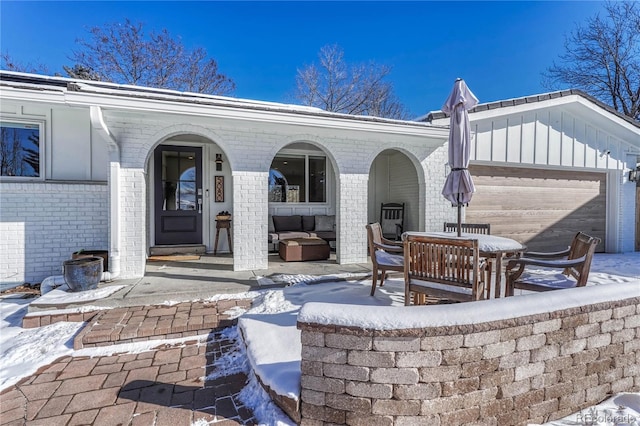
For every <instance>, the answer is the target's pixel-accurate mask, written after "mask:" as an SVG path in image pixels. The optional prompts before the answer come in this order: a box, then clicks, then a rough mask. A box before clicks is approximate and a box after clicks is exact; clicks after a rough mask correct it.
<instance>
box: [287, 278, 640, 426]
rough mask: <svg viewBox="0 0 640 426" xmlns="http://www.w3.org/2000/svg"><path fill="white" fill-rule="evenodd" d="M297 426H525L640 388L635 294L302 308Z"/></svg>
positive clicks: (604, 290) (591, 291)
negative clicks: (392, 305)
mask: <svg viewBox="0 0 640 426" xmlns="http://www.w3.org/2000/svg"><path fill="white" fill-rule="evenodd" d="M298 328H299V329H300V330H301V332H302V335H301V339H302V366H301V369H302V377H301V394H300V400H301V407H300V409H301V424H302V425H321V424H326V423H332V424H348V425H372V424H375V425H392V424H397V425H400V424H402V425H406V424H416V425H417V424H421V425H424V424H428V425H433V426H438V425H446V426H451V425H461V424H474V425H500V426H506V425H525V424H528V423H543V422H546V421H549V420H554V419H558V418H561V417H564V416H567V415H569V414H571V413H574V412H577V411H579V410H580V409H583V408H586V407H588V406H590V405H593V404H596V403H599V402H601V401H602V400H604V399H606V398H607V397H608V396H609V395H611V394H616V393H619V392H625V391H638V390H640V287H639V286H636V285H634V284H631V285H624V286H621V285H614V284H612V285H606V286H595V287H586V288H580V289H570V290H561V291H556V292H553V293H552V294H550V293H546V294H532V295H527V296H516V297H511V298H506V299H499V300H489V301H480V302H470V303H461V304H455V305H440V306H411V307H406V308H404V307H403V308H398V307H382V308H380V307H362V306H348V307H345V306H344V305H342V306H340V307H339V308H336V307H335V306H331V305H329V304H323V303H310V304H307V305H305V306H304V307H303V308H302V311H301V312H300V315H299V317H298Z"/></svg>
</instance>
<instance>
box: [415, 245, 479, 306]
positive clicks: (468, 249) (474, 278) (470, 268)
mask: <svg viewBox="0 0 640 426" xmlns="http://www.w3.org/2000/svg"><path fill="white" fill-rule="evenodd" d="M404 258H405V260H404V261H405V266H404V275H405V297H406V298H407V299H406V300H408V297H409V292H411V291H415V290H418V291H420V289H421V288H423V287H426V288H427V289H428V288H429V283H438V284H445V285H449V286H456V287H463V288H466V289H470V290H471V296H470V299H471V300H478V299H479V298H480V296H481V293H482V292H481V291H479V290H480V289H478V284H479V275H480V265H479V249H478V240H474V239H465V238H455V239H454V238H440V237H428V236H418V235H410V234H409V235H406V236H405V240H404ZM414 281H418V282H419V286H418V287H415V289H414V288H413V286H412V284H413V282H414ZM425 292H426V293H433V294H438V293H442V291H441V289H436V290H430V289H429V291H425Z"/></svg>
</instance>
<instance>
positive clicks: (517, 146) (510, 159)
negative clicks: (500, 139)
mask: <svg viewBox="0 0 640 426" xmlns="http://www.w3.org/2000/svg"><path fill="white" fill-rule="evenodd" d="M522 128H523V126H522V117H516V118H512V119H510V120H507V135H506V137H507V140H506V141H505V142H506V150H507V153H506V156H505V157H506V161H507V163H520V162H522Z"/></svg>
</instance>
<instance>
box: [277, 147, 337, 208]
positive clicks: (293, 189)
mask: <svg viewBox="0 0 640 426" xmlns="http://www.w3.org/2000/svg"><path fill="white" fill-rule="evenodd" d="M326 174H327V159H326V157H322V156H318V155H277V156H276V157H275V158H274V159H273V162H272V163H271V169H270V170H269V201H270V202H276V203H307V202H308V203H324V202H326V201H327V179H326Z"/></svg>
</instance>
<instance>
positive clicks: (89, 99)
mask: <svg viewBox="0 0 640 426" xmlns="http://www.w3.org/2000/svg"><path fill="white" fill-rule="evenodd" d="M65 97H66V101H67V103H68V104H69V105H77V106H91V105H99V106H101V107H102V108H105V109H113V110H120V111H137V112H141V113H154V112H157V113H163V114H178V115H187V116H199V117H216V118H227V119H235V120H245V121H254V122H268V123H278V124H290V125H303V126H312V127H320V128H333V129H340V130H356V131H364V132H376V133H386V134H399V135H408V136H423V137H428V138H438V139H442V138H444V139H446V138H447V137H448V134H449V130H448V129H447V128H444V127H437V126H431V125H428V124H424V123H414V122H405V121H397V122H394V121H393V120H389V121H381V122H378V121H374V120H367V119H358V118H341V117H331V116H326V115H319V116H314V115H310V114H303V113H295V112H285V111H273V110H264V109H251V108H243V107H238V106H229V105H222V106H221V105H211V104H196V103H192V102H179V101H168V100H158V99H147V98H142V99H138V98H122V97H117V96H110V95H108V94H97V93H90V94H89V93H81V92H67V93H66V94H65ZM345 117H348V116H345Z"/></svg>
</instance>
